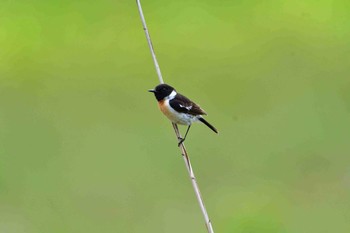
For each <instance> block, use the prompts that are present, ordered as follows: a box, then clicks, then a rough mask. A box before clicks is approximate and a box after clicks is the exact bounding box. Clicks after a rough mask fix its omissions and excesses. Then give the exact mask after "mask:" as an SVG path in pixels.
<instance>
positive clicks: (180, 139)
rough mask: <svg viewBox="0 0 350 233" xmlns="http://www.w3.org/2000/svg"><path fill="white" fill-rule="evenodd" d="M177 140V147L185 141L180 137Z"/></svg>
mask: <svg viewBox="0 0 350 233" xmlns="http://www.w3.org/2000/svg"><path fill="white" fill-rule="evenodd" d="M177 139H179V143H178V144H177V146H178V147H180V145H181V144H182V143H183V142H184V141H185V139H184V138H182V137H178V138H177Z"/></svg>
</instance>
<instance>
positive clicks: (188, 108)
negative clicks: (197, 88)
mask: <svg viewBox="0 0 350 233" xmlns="http://www.w3.org/2000/svg"><path fill="white" fill-rule="evenodd" d="M180 107H181V108H186V109H187V110H191V108H192V105H190V106H184V105H182V104H180Z"/></svg>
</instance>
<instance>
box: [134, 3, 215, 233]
mask: <svg viewBox="0 0 350 233" xmlns="http://www.w3.org/2000/svg"><path fill="white" fill-rule="evenodd" d="M136 3H137V6H138V9H139V13H140V17H141V21H142V25H143V30H144V31H145V35H146V39H147V42H148V46H149V49H150V51H151V54H152V58H153V62H154V66H155V68H156V71H157V74H158V79H159V82H160V83H164V81H163V78H162V73H161V71H160V67H159V64H158V61H157V58H156V55H155V53H154V49H153V45H152V41H151V37H150V35H149V32H148V29H147V25H146V20H145V17H144V15H143V12H142V8H141V3H140V0H136ZM172 125H173V128H174V131H175V134H176V137H177V139H178V140H180V139H181V138H182V137H181V134H180V131H179V129H178V127H177V124H175V123H172ZM180 150H181V154H182V157H183V159H184V162H185V165H186V168H187V171H188V174H189V176H190V179H191V183H192V186H193V189H194V192H195V194H196V198H197V200H198V203H199V207H200V209H201V211H202V214H203V217H204V220H205V225H206V227H207V230H208V233H214V230H213V227H212V225H211V221H210V219H209V215H208V212H207V210H206V208H205V205H204V201H203V198H202V196H201V193H200V191H199V187H198V184H197V180H196V177H195V175H194V172H193V169H192V165H191V161H190V158H189V156H188V154H187V150H186V147H185V144H184V143H181V144H180Z"/></svg>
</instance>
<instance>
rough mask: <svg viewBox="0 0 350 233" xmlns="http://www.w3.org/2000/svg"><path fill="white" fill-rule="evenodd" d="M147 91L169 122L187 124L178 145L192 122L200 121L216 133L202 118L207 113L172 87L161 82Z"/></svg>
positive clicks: (182, 140)
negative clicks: (152, 95)
mask: <svg viewBox="0 0 350 233" xmlns="http://www.w3.org/2000/svg"><path fill="white" fill-rule="evenodd" d="M148 91H149V92H153V93H154V96H155V97H156V99H157V101H158V106H159V109H160V110H161V111H162V113H163V114H164V115H165V116H166V117H167V118H168V119H169V120H170V121H171V122H173V123H175V124H180V125H187V126H188V127H187V130H186V133H185V136H184V138H179V143H178V146H180V145H181V144H182V143H183V142H184V141H185V139H186V136H187V134H188V131H189V130H190V128H191V125H192V123H193V122H197V121H200V122H202V123H204V124H205V125H206V126H208V127H209V128H210V129H211V130H213V131H214V132H215V133H218V130H217V129H216V128H215V127H214V126H212V125H211V124H210V123H209V122H208V121H206V120H205V119H204V118H203V115H207V113H206V112H205V111H204V110H203V109H202V108H201V107H199V105H197V104H196V103H194V102H193V101H191V100H190V99H188V98H187V97H186V96H184V95H181V94H180V93H177V92H176V90H175V88H174V87H172V86H170V85H168V84H165V83H163V84H159V85H157V86H156V87H155V88H154V89H150V90H148Z"/></svg>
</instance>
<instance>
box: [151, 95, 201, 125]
mask: <svg viewBox="0 0 350 233" xmlns="http://www.w3.org/2000/svg"><path fill="white" fill-rule="evenodd" d="M158 106H159V108H160V110H161V111H162V113H163V114H164V115H165V116H166V117H167V118H168V119H169V120H170V121H171V122H173V123H176V124H180V125H190V124H192V122H194V121H196V120H197V117H195V116H193V115H190V114H186V113H179V112H176V111H175V110H173V109H172V108H171V107H170V106H169V101H167V100H164V101H159V103H158Z"/></svg>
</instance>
